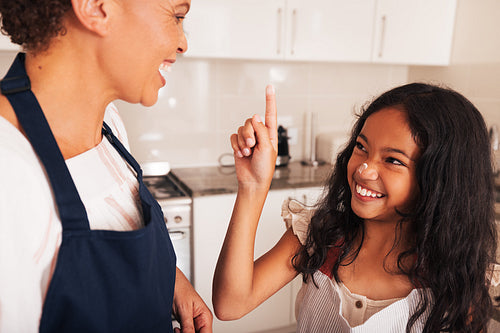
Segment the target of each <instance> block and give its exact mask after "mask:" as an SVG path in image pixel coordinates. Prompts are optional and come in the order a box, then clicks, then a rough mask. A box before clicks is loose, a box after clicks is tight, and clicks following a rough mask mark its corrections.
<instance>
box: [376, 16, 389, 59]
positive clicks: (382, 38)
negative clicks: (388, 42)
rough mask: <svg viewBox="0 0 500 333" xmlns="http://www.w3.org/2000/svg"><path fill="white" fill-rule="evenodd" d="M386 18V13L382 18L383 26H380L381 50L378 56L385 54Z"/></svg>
mask: <svg viewBox="0 0 500 333" xmlns="http://www.w3.org/2000/svg"><path fill="white" fill-rule="evenodd" d="M386 20H387V18H386V17H385V15H382V18H381V27H380V45H379V50H378V57H379V58H382V56H383V55H384V42H385V25H386Z"/></svg>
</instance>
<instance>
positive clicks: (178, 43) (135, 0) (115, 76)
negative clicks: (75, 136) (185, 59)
mask: <svg viewBox="0 0 500 333" xmlns="http://www.w3.org/2000/svg"><path fill="white" fill-rule="evenodd" d="M190 5H191V0H122V1H118V2H116V6H117V11H116V12H117V13H118V15H115V17H113V18H111V19H113V20H114V21H113V22H111V24H110V26H111V27H112V29H113V30H112V31H111V32H110V38H107V39H106V40H107V41H106V42H107V45H106V47H105V49H106V50H109V55H103V57H104V58H105V61H106V64H107V68H111V69H112V70H110V71H109V73H111V75H110V76H111V77H108V79H109V80H110V84H111V85H112V86H114V89H115V90H116V91H117V95H118V96H117V98H120V99H123V100H126V101H128V102H131V103H141V104H143V105H145V106H151V105H153V104H155V103H156V101H157V99H158V90H159V89H160V88H161V87H163V86H164V85H165V83H166V82H165V79H164V78H163V76H162V75H161V74H160V72H159V68H160V66H164V67H167V68H168V67H170V66H171V65H172V64H173V63H174V62H175V60H176V56H177V54H178V53H184V52H185V51H186V50H187V41H186V37H185V35H184V31H183V28H182V22H183V20H184V17H185V16H186V14H187V13H188V11H189V7H190Z"/></svg>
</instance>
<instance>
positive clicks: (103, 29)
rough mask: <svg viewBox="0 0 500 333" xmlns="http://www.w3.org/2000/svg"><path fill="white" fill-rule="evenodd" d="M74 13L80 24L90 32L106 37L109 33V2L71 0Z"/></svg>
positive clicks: (103, 0) (104, 0) (105, 0)
mask: <svg viewBox="0 0 500 333" xmlns="http://www.w3.org/2000/svg"><path fill="white" fill-rule="evenodd" d="M71 3H72V4H73V11H74V12H75V15H76V17H77V18H78V20H79V21H80V23H81V24H82V25H83V26H84V27H85V28H87V29H88V30H90V31H93V32H95V33H96V34H98V35H101V36H104V35H106V33H107V32H108V30H109V29H108V24H109V13H108V1H107V0H71Z"/></svg>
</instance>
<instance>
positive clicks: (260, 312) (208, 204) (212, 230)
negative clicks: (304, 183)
mask: <svg viewBox="0 0 500 333" xmlns="http://www.w3.org/2000/svg"><path fill="white" fill-rule="evenodd" d="M313 193H319V189H318V188H310V189H300V190H293V189H286V190H273V191H270V192H269V194H268V197H267V200H266V203H265V206H264V209H263V212H262V216H261V220H260V221H259V226H258V228H257V235H256V241H255V258H258V257H260V256H261V255H262V254H264V253H265V252H267V251H268V250H269V249H271V248H272V247H273V246H274V245H275V244H276V242H277V241H278V240H279V239H280V238H281V236H282V235H283V233H284V232H285V230H286V228H285V224H284V222H283V219H282V218H281V204H282V202H283V200H284V199H286V198H288V197H296V198H297V199H298V200H303V198H304V196H303V195H304V194H306V198H308V199H306V200H307V201H308V202H311V201H310V200H311V199H310V198H312V194H313ZM235 199H236V194H222V195H213V196H201V197H194V198H193V244H194V245H193V246H194V248H193V253H194V255H193V257H194V258H193V260H194V287H195V289H196V290H197V292H198V293H199V294H200V296H201V297H202V298H203V299H204V300H205V302H206V303H207V305H209V307H210V308H211V310H212V311H213V306H212V280H213V274H214V271H215V266H216V264H217V258H218V256H219V252H220V249H221V247H222V243H223V241H224V237H225V235H226V230H227V226H228V224H229V219H230V217H231V213H232V208H233V204H234V201H235ZM299 279H300V277H298V278H297V279H296V280H295V281H294V282H293V283H290V284H289V285H287V286H285V287H284V288H282V289H281V290H280V291H278V292H277V293H276V294H275V295H273V296H272V297H271V298H269V299H268V300H266V301H265V302H264V303H262V304H261V305H260V306H259V307H257V308H256V309H255V310H253V311H252V312H250V313H249V314H247V315H246V316H245V317H243V318H241V319H239V320H235V321H226V322H223V321H220V320H218V319H217V318H214V327H213V328H214V332H218V333H224V332H231V333H233V332H238V333H245V332H258V331H265V330H271V329H274V328H280V327H285V326H290V325H292V324H293V323H294V322H295V315H294V308H295V296H296V292H297V286H300V281H299V282H297V281H298V280H299Z"/></svg>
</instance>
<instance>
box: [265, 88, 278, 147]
mask: <svg viewBox="0 0 500 333" xmlns="http://www.w3.org/2000/svg"><path fill="white" fill-rule="evenodd" d="M265 122H266V127H267V130H268V132H269V139H270V140H271V142H272V144H273V146H274V148H276V149H277V145H278V126H277V122H278V121H277V111H276V93H275V90H274V87H273V86H272V85H268V86H267V87H266V116H265Z"/></svg>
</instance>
